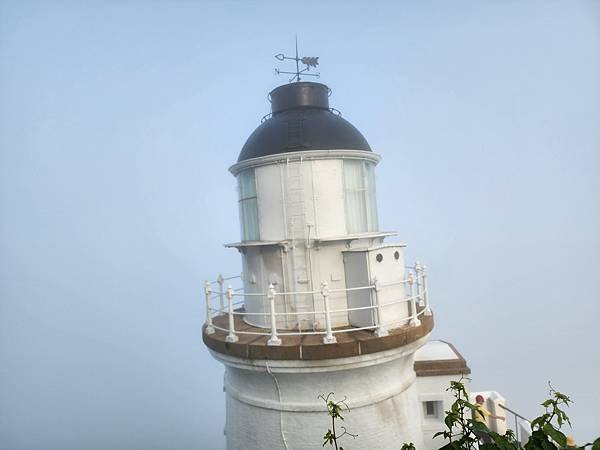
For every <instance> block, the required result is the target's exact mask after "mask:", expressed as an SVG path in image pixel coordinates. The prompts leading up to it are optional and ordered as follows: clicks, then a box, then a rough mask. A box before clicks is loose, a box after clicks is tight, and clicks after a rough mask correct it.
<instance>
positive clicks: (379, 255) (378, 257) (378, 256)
mask: <svg viewBox="0 0 600 450" xmlns="http://www.w3.org/2000/svg"><path fill="white" fill-rule="evenodd" d="M375 259H376V260H377V262H381V261H383V255H382V254H381V253H377V256H376V257H375Z"/></svg>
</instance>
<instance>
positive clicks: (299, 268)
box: [286, 160, 314, 329]
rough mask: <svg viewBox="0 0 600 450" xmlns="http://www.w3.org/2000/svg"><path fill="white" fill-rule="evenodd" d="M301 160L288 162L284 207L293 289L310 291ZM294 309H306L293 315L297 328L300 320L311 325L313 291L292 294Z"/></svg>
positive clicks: (296, 310)
mask: <svg viewBox="0 0 600 450" xmlns="http://www.w3.org/2000/svg"><path fill="white" fill-rule="evenodd" d="M302 170H303V167H302V160H301V161H300V162H299V163H289V161H288V163H287V167H286V176H287V180H286V181H287V182H286V186H287V192H286V203H287V206H286V209H287V214H288V236H290V238H291V241H292V245H291V253H292V269H293V274H294V279H293V283H292V290H293V291H309V290H311V289H312V282H311V279H310V273H309V268H308V263H307V257H308V254H307V248H306V233H307V223H306V203H305V201H304V177H303V175H302ZM293 310H295V312H299V313H301V312H306V313H307V314H306V315H303V314H301V315H298V316H296V317H297V319H298V323H297V327H298V329H302V328H304V327H303V326H302V324H303V322H304V323H306V322H309V323H310V326H311V327H312V323H313V321H314V317H312V316H310V315H309V314H308V313H310V312H311V311H313V310H314V305H313V301H312V295H309V294H295V295H294V299H293Z"/></svg>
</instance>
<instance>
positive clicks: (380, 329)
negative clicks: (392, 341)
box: [373, 278, 389, 337]
mask: <svg viewBox="0 0 600 450" xmlns="http://www.w3.org/2000/svg"><path fill="white" fill-rule="evenodd" d="M373 284H374V285H375V286H374V291H373V295H374V296H375V317H376V318H377V322H376V323H375V325H376V326H377V328H375V336H377V337H384V336H387V335H389V333H388V330H387V328H386V327H385V325H383V323H382V322H383V321H382V318H381V302H380V300H379V292H380V291H381V284H380V283H379V281H377V278H375V279H373Z"/></svg>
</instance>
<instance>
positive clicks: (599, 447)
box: [592, 438, 600, 450]
mask: <svg viewBox="0 0 600 450" xmlns="http://www.w3.org/2000/svg"><path fill="white" fill-rule="evenodd" d="M592 450H600V438H598V439H596V440H595V441H594V443H593V444H592Z"/></svg>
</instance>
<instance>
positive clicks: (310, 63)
mask: <svg viewBox="0 0 600 450" xmlns="http://www.w3.org/2000/svg"><path fill="white" fill-rule="evenodd" d="M275 58H277V59H278V60H279V61H285V60H286V59H291V60H293V61H296V71H295V72H285V71H283V70H279V69H275V73H276V74H277V75H280V74H282V73H285V74H289V75H294V76H293V77H292V78H290V83H292V82H294V81H300V75H302V76H305V77H317V78H319V75H320V74H319V72H317V73H308V72H310V68H311V67H315V68H316V67H317V66H318V65H319V57H318V56H304V57H302V58H300V57H298V36H296V56H295V57H291V56H285V55H284V54H283V53H278V54H277V55H275ZM300 63H302V64H304V65H305V66H306V67H305V68H304V69H302V70H300Z"/></svg>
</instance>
